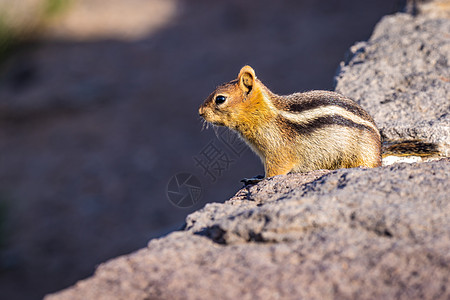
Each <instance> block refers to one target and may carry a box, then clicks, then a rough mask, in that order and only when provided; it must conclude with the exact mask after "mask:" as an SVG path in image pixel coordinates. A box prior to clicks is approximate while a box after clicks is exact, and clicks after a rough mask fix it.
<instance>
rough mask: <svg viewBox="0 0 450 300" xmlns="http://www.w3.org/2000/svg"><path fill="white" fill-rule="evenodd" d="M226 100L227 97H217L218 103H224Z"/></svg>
mask: <svg viewBox="0 0 450 300" xmlns="http://www.w3.org/2000/svg"><path fill="white" fill-rule="evenodd" d="M225 100H227V97H225V96H222V95H219V96H217V97H216V104H222V103H224V102H225Z"/></svg>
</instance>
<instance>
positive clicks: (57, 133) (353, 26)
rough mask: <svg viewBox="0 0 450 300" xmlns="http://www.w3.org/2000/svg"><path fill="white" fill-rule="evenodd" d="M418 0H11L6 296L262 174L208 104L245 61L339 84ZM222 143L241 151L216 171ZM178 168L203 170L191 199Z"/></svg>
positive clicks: (0, 261)
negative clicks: (210, 115)
mask: <svg viewBox="0 0 450 300" xmlns="http://www.w3.org/2000/svg"><path fill="white" fill-rule="evenodd" d="M404 4H405V3H404V1H392V0H366V1H359V0H342V1H337V0H323V1H314V0H295V1H294V0H283V1H268V0H252V1H241V0H230V1H210V0H128V1H125V0H20V1H11V0H0V295H1V298H2V299H38V298H41V297H42V296H43V295H45V294H46V293H50V292H55V291H57V290H60V289H62V288H65V287H67V286H69V285H72V284H74V283H75V282H76V281H77V280H80V279H82V278H85V277H87V276H89V275H91V274H92V273H93V271H94V270H95V267H96V265H98V264H99V263H101V262H103V261H105V260H108V259H110V258H113V257H116V256H118V255H121V254H125V253H129V252H132V251H134V250H137V249H139V248H142V247H145V245H146V244H147V242H148V240H149V239H151V238H154V237H159V236H161V235H164V234H165V233H167V232H170V231H172V230H176V229H179V228H181V227H182V226H183V223H184V219H185V217H186V215H187V214H189V213H190V212H192V211H194V210H197V209H199V208H201V207H202V206H204V205H205V204H206V203H207V202H222V201H225V200H226V199H228V198H229V197H231V196H232V195H234V194H235V193H236V191H237V190H238V189H239V188H240V187H241V183H240V182H239V180H240V179H242V178H243V177H251V176H254V175H257V174H263V168H262V165H261V163H260V162H259V159H258V158H257V157H256V156H255V155H254V154H253V153H251V151H250V150H246V151H243V152H239V153H238V154H236V152H233V151H232V149H230V147H228V146H230V145H229V144H228V145H227V144H226V143H223V141H221V140H220V139H219V138H218V137H221V133H222V131H220V132H219V134H218V136H216V135H215V133H214V131H213V130H211V129H209V130H203V131H202V124H203V123H202V121H201V120H200V118H199V117H198V114H197V109H198V107H199V105H200V104H201V103H202V102H203V100H204V99H205V98H206V97H207V96H208V95H209V94H210V93H211V92H212V91H213V90H214V88H215V87H216V86H217V85H219V84H221V83H223V82H226V81H230V80H232V79H234V78H235V77H236V76H237V73H238V72H239V69H240V68H241V67H242V66H243V65H244V64H250V65H251V66H252V67H253V68H254V69H255V70H256V74H257V76H258V78H259V79H261V80H262V81H263V82H264V83H265V84H266V85H267V86H268V87H269V88H270V89H271V90H272V91H274V92H276V93H279V94H289V93H292V92H297V91H306V90H310V89H332V88H333V76H334V74H335V72H336V69H337V67H338V65H339V62H340V61H342V60H343V59H344V56H345V53H346V51H347V49H348V48H349V47H350V46H351V45H352V44H354V43H355V42H356V41H359V40H366V39H368V38H369V37H370V34H371V32H372V30H373V27H374V26H375V24H376V23H377V21H378V20H379V19H380V18H381V17H382V16H383V15H386V14H390V13H393V12H396V11H399V10H401V9H402V8H403V7H404ZM230 143H232V142H230ZM211 146H214V147H213V149H215V151H216V153H221V155H225V156H226V157H228V162H225V161H224V160H222V161H221V162H219V163H221V166H222V169H220V170H219V169H217V168H216V169H214V168H212V169H210V170H209V171H210V172H214V174H213V176H214V177H213V176H211V174H210V173H207V172H206V171H205V170H204V169H202V167H201V165H199V163H198V160H197V161H196V160H195V159H196V158H197V159H204V158H205V157H206V156H205V153H207V151H208V149H209V150H210V148H211ZM220 157H222V156H220ZM179 172H186V173H189V174H192V175H194V176H195V178H197V179H198V180H199V181H200V182H201V191H202V195H201V198H200V199H198V201H197V203H195V204H194V205H191V206H190V207H189V208H180V207H177V206H175V205H173V204H172V203H170V202H169V200H168V197H167V189H168V183H169V180H170V179H171V178H172V177H173V176H174V175H176V174H177V173H179Z"/></svg>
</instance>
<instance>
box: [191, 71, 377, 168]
mask: <svg viewBox="0 0 450 300" xmlns="http://www.w3.org/2000/svg"><path fill="white" fill-rule="evenodd" d="M199 114H200V116H202V117H203V118H204V119H205V120H206V121H207V122H210V123H212V124H215V125H220V126H226V127H228V128H231V129H233V130H235V131H236V132H238V133H239V134H240V136H241V137H242V138H243V139H244V140H245V141H246V142H247V144H248V145H249V146H250V147H251V148H252V149H253V151H254V152H255V153H256V154H258V156H259V157H260V158H261V160H262V162H263V164H264V169H265V176H266V177H270V176H275V175H280V174H287V173H291V172H292V173H297V172H307V171H312V170H318V169H339V168H352V167H359V166H361V167H368V168H373V167H378V166H381V137H380V133H379V130H378V129H377V126H376V125H375V122H374V121H373V119H372V118H371V117H370V115H369V114H368V113H367V112H366V111H365V110H364V109H362V108H361V106H359V105H358V104H357V103H356V102H354V101H353V100H351V99H349V98H346V97H344V96H342V95H340V94H338V93H335V92H329V91H310V92H305V93H295V94H292V95H287V96H279V95H276V94H274V93H272V92H271V91H270V90H269V89H268V88H267V87H266V86H264V84H262V82H261V81H260V80H258V79H257V78H256V75H255V71H254V70H253V69H252V68H251V67H250V66H244V67H243V68H242V69H241V71H240V72H239V75H238V78H237V79H235V80H233V81H230V82H228V83H225V84H223V85H221V86H219V87H218V88H217V89H216V90H215V91H214V92H213V93H212V94H211V95H209V97H208V98H207V99H206V100H205V102H204V103H203V104H202V105H201V106H200V109H199Z"/></svg>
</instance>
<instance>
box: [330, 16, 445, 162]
mask: <svg viewBox="0 0 450 300" xmlns="http://www.w3.org/2000/svg"><path fill="white" fill-rule="evenodd" d="M449 32H450V18H440V19H439V18H430V17H429V15H427V14H424V15H419V16H417V17H413V16H411V15H408V14H401V13H399V14H396V15H392V16H386V17H384V18H383V19H382V20H381V21H380V23H378V25H377V26H376V28H375V30H374V33H373V35H372V37H371V38H370V40H369V41H368V42H360V43H357V44H355V45H354V46H353V47H351V49H350V53H349V57H348V59H347V60H346V61H345V62H342V63H341V66H340V70H339V71H338V74H337V77H336V91H338V92H340V93H342V94H344V95H346V96H348V97H350V98H352V99H354V100H356V101H357V102H358V103H360V104H361V105H362V106H363V107H364V108H365V109H367V110H368V111H369V113H370V114H371V115H372V116H373V117H374V119H375V121H376V123H377V125H378V126H379V128H380V130H381V133H382V135H383V137H384V138H385V139H389V140H403V139H420V140H424V141H427V142H431V143H437V144H439V146H440V151H441V152H442V153H443V155H444V156H449V155H450V115H449V111H450V66H449V65H450V37H449V34H448V33H449Z"/></svg>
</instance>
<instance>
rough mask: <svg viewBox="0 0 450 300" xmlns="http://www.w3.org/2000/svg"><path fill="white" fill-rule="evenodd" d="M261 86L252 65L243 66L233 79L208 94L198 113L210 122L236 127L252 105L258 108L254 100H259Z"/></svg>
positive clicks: (243, 119)
mask: <svg viewBox="0 0 450 300" xmlns="http://www.w3.org/2000/svg"><path fill="white" fill-rule="evenodd" d="M261 87H262V83H261V82H260V81H259V80H257V79H256V75H255V71H254V70H253V69H252V67H250V66H244V67H242V69H241V71H240V72H239V75H238V77H237V78H236V79H235V80H232V81H230V82H228V83H224V84H222V85H220V86H219V87H217V88H216V90H215V91H214V92H213V93H212V94H211V95H209V96H208V98H207V99H206V100H205V102H204V103H203V104H202V105H201V106H200V108H199V114H200V116H202V117H203V118H204V119H205V120H206V121H207V122H210V123H212V124H215V125H219V126H227V127H229V128H237V127H238V126H239V125H240V124H241V123H242V122H245V121H246V120H245V119H246V116H248V113H249V112H250V111H251V110H252V107H254V108H255V109H258V104H257V103H256V102H255V101H257V102H261V101H258V100H260V99H258V98H260V95H261ZM255 105H256V106H255Z"/></svg>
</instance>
